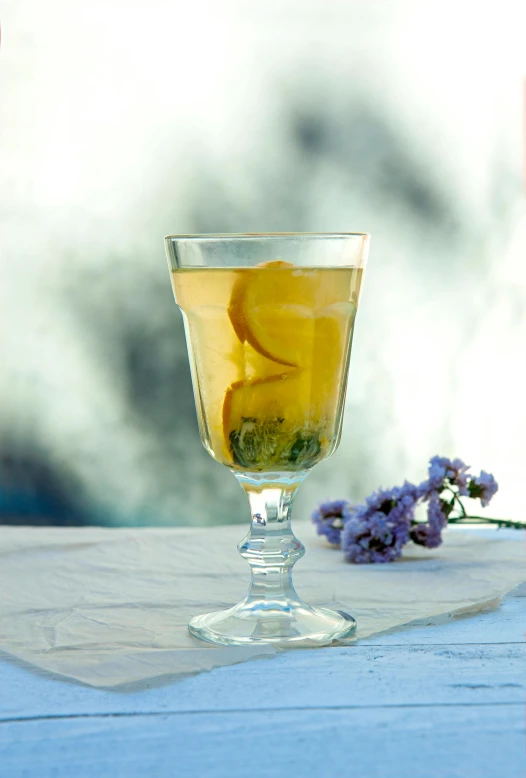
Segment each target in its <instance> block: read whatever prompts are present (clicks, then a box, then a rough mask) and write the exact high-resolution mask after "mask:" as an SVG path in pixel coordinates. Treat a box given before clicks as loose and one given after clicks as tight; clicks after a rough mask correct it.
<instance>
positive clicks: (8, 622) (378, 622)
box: [0, 522, 526, 686]
mask: <svg viewBox="0 0 526 778" xmlns="http://www.w3.org/2000/svg"><path fill="white" fill-rule="evenodd" d="M295 531H296V534H297V535H298V536H299V537H300V539H301V540H302V541H303V542H304V543H305V545H306V548H307V555H306V556H305V558H304V559H303V560H301V561H300V562H299V563H298V564H297V565H296V567H295V569H294V579H295V583H296V588H297V590H298V593H299V594H300V596H302V597H303V598H304V599H305V600H307V601H308V602H310V603H312V604H330V605H332V606H333V607H337V608H338V609H340V610H344V611H346V612H348V613H351V614H352V615H353V616H354V617H355V618H356V620H357V622H358V629H357V633H356V638H355V639H358V640H359V639H360V638H365V637H370V636H371V635H375V634H378V633H380V632H385V631H387V630H392V629H396V628H400V627H402V626H403V625H407V624H410V623H414V622H415V621H420V620H422V619H426V623H434V622H436V621H438V620H440V619H441V618H443V617H444V616H446V615H448V614H455V613H459V612H468V613H469V612H475V611H478V610H482V609H484V608H488V607H495V606H496V605H498V602H499V598H500V597H502V596H503V595H504V594H505V593H506V592H508V591H510V590H511V589H513V588H514V587H515V586H517V585H518V584H520V583H521V582H523V581H526V547H525V545H524V543H523V542H521V540H520V539H519V538H521V539H523V533H519V532H518V533H517V540H508V539H502V538H500V537H499V533H497V532H496V533H494V534H492V535H491V537H478V536H476V535H474V534H473V533H472V532H469V531H468V532H461V531H458V530H457V531H451V530H450V531H448V532H446V539H445V542H444V544H443V545H442V546H440V547H439V548H438V549H434V550H433V551H428V550H426V549H423V548H421V547H418V546H414V545H413V544H408V546H406V548H405V549H404V556H403V557H402V559H400V560H398V561H397V562H395V563H392V564H386V565H349V564H346V563H345V562H344V561H343V556H342V553H341V552H340V551H339V550H337V549H333V548H331V547H329V546H327V545H326V544H325V542H324V540H323V539H322V538H318V537H317V536H316V535H315V534H314V529H313V527H312V525H310V524H309V523H307V522H297V523H296V524H295ZM245 533H246V530H245V528H243V527H240V526H239V525H231V526H227V527H215V528H206V529H196V528H177V529H102V528H75V529H69V528H68V529H64V528H32V527H1V528H0V587H1V589H0V591H1V593H2V595H1V599H0V647H1V649H2V650H3V651H5V652H7V653H8V654H11V655H12V656H15V657H18V658H20V659H23V660H25V661H26V662H29V663H31V664H33V665H35V666H36V667H38V668H41V669H44V670H48V671H50V672H52V673H56V674H59V675H63V676H67V677H69V678H73V679H76V680H78V681H81V682H83V683H86V684H90V685H92V686H116V685H120V684H131V683H137V682H140V681H145V680H147V679H152V678H156V677H160V676H170V677H172V678H177V677H183V676H185V675H188V674H191V673H198V672H201V671H203V670H210V669H211V668H213V667H217V666H221V665H227V664H235V663H237V662H243V661H245V660H247V659H251V658H253V657H255V656H263V655H272V654H274V653H276V649H275V648H273V647H272V646H269V645H266V646H265V645H260V646H254V647H238V646H232V647H228V646H227V647H216V646H212V645H207V644H206V643H201V642H200V641H198V640H196V639H194V638H192V637H191V636H190V635H189V633H188V631H187V626H186V625H187V623H188V620H189V618H190V617H191V616H193V615H196V614H198V613H206V612H208V611H212V610H218V609H221V608H226V607H229V606H230V605H232V604H233V603H234V602H237V600H239V599H240V598H241V597H242V596H243V594H244V593H245V591H246V588H247V585H248V576H249V574H248V566H247V565H246V563H245V562H244V561H243V560H242V559H241V558H240V557H239V556H238V553H237V550H236V544H237V542H238V541H239V540H240V539H241V538H242V537H243V535H244V534H245ZM322 650H325V649H322ZM328 650H330V649H328Z"/></svg>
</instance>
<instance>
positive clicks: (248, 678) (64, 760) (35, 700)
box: [0, 532, 526, 778]
mask: <svg viewBox="0 0 526 778" xmlns="http://www.w3.org/2000/svg"><path fill="white" fill-rule="evenodd" d="M510 537H515V538H516V539H517V542H524V533H523V532H520V533H519V532H516V533H515V534H512V533H510ZM525 597H526V586H524V585H523V586H522V587H519V589H517V590H515V591H514V592H513V593H511V594H510V595H508V596H507V597H506V598H505V599H504V601H503V602H502V604H501V606H500V607H499V608H498V609H497V610H495V611H491V612H488V613H480V614H477V615H474V616H466V617H463V618H455V619H450V620H448V621H445V622H444V623H442V624H440V625H435V626H418V627H412V628H407V629H404V630H400V631H397V632H394V633H392V634H389V635H383V636H380V637H376V638H373V639H368V640H363V641H361V642H360V643H359V644H358V645H351V646H345V647H343V646H342V647H332V648H326V649H303V650H295V651H285V652H283V653H281V654H279V655H278V656H276V657H274V658H272V659H259V660H253V661H250V662H246V663H243V664H239V665H233V666H229V667H222V668H218V669H215V670H213V671H212V672H210V673H203V674H201V675H198V676H193V677H189V678H186V679H184V680H182V681H178V682H176V683H164V684H163V685H156V684H155V683H153V684H152V683H150V684H148V685H147V686H146V685H144V686H143V687H142V688H141V689H140V690H134V691H115V690H108V691H106V690H100V689H94V688H89V687H85V686H81V685H79V684H76V683H70V682H67V681H64V680H63V679H57V678H54V677H50V676H47V675H45V674H44V673H41V672H39V671H35V670H33V669H31V668H29V667H24V666H22V665H21V664H20V663H17V662H14V661H11V660H10V659H9V657H7V656H5V655H4V656H3V657H2V661H0V778H22V777H23V778H33V776H34V777H35V778H48V777H49V778H51V777H52V778H88V777H89V778H92V777H95V776H96V778H106V777H107V776H111V778H121V776H122V778H136V777H137V778H139V776H140V777H141V778H142V777H143V776H148V777H149V776H155V777H156V778H165V776H166V777H167V778H168V776H169V777H170V778H174V777H177V776H193V777H194V776H197V778H199V777H200V776H207V778H246V776H250V778H273V777H274V776H277V777H279V778H281V776H288V775H298V776H302V778H311V776H312V777H313V778H314V777H316V778H318V776H319V777H320V778H324V776H326V775H330V774H331V773H336V772H338V773H341V774H345V775H349V774H351V775H353V776H356V778H361V776H364V777H366V778H384V777H385V778H398V776H400V778H402V777H403V778H420V777H422V778H431V777H434V776H436V778H453V777H454V778H457V777H458V778H475V777H476V778H478V777H479V776H481V777H482V776H484V778H493V776H495V778H525V776H526V737H525V711H526V707H525V701H526V694H525V692H526V640H525V633H526V607H525V605H526V599H525Z"/></svg>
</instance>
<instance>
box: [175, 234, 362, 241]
mask: <svg viewBox="0 0 526 778" xmlns="http://www.w3.org/2000/svg"><path fill="white" fill-rule="evenodd" d="M370 237H371V234H370V233H369V232H231V233H229V232H217V233H214V232H210V233H206V232H205V233H188V234H185V233H181V234H174V235H166V236H165V238H164V239H165V240H166V241H189V242H194V241H195V242H198V241H203V242H204V241H213V240H225V241H226V240H235V241H243V240H258V239H262V238H265V239H267V238H275V239H276V240H283V239H286V238H294V239H298V238H300V239H301V238H306V239H309V238H311V239H312V238H316V239H319V238H333V239H338V238H370Z"/></svg>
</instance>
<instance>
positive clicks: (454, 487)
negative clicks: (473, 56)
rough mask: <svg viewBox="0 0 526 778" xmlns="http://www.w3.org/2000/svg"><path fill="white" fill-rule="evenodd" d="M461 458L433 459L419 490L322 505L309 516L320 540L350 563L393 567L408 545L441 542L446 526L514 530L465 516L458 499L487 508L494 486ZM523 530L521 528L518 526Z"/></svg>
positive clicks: (380, 492) (380, 493)
mask: <svg viewBox="0 0 526 778" xmlns="http://www.w3.org/2000/svg"><path fill="white" fill-rule="evenodd" d="M468 471H469V466H468V465H466V464H465V463H464V462H462V460H461V459H448V458H447V457H438V456H436V457H433V458H432V459H431V460H430V462H429V467H428V473H427V479H426V480H425V481H423V482H422V483H421V484H420V485H418V486H415V485H414V484H411V483H409V482H408V481H405V483H404V484H403V485H402V486H400V487H398V486H395V487H394V488H393V489H379V490H378V491H377V492H374V493H373V494H371V495H370V496H369V497H367V499H366V500H365V502H364V503H362V504H360V505H352V504H351V503H350V502H348V501H347V500H334V501H332V502H326V503H322V504H321V505H320V506H318V508H317V509H316V510H315V511H314V513H313V514H312V520H313V522H314V524H315V525H316V530H317V532H318V534H319V535H324V536H325V537H326V538H327V540H328V541H329V543H331V544H333V545H335V546H338V545H341V547H342V549H343V552H344V555H345V559H346V560H347V561H348V562H355V563H358V564H363V563H367V562H392V561H393V560H395V559H397V558H398V557H399V556H400V555H401V553H402V548H403V546H404V545H405V544H406V543H407V542H408V541H409V540H412V541H413V542H414V543H417V544H418V545H420V546H425V547H426V548H436V547H437V546H439V545H440V544H441V542H442V530H443V529H444V528H445V527H446V526H447V524H448V523H462V522H463V521H468V520H473V519H476V520H479V521H482V522H492V523H497V524H499V525H502V526H517V525H518V524H517V523H516V522H509V521H505V520H502V521H501V520H498V519H488V518H485V517H479V516H468V515H467V513H466V511H465V508H464V505H463V504H462V501H461V500H460V497H472V498H475V499H479V500H480V502H481V505H482V507H486V506H487V505H488V504H489V502H490V500H491V499H492V497H493V496H494V495H495V493H496V491H497V489H498V484H497V482H496V480H495V478H494V477H493V476H492V475H491V474H490V473H486V472H485V471H484V470H482V471H481V473H480V475H478V476H474V475H472V474H470V473H469V472H468ZM422 503H427V519H426V521H417V520H416V519H415V508H416V507H417V505H419V504H422ZM518 526H524V525H518Z"/></svg>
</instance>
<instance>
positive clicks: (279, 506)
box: [235, 471, 307, 609]
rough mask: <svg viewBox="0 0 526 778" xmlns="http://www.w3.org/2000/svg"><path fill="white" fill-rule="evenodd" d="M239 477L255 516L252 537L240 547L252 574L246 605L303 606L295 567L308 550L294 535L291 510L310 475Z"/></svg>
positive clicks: (255, 475) (252, 513)
mask: <svg viewBox="0 0 526 778" xmlns="http://www.w3.org/2000/svg"><path fill="white" fill-rule="evenodd" d="M235 475H236V477H237V479H238V481H239V483H240V484H241V486H242V488H243V489H244V491H245V492H246V494H247V497H248V501H249V503H250V512H251V524H250V529H249V532H248V535H247V536H246V538H245V539H244V540H243V541H241V543H240V544H239V546H238V550H239V553H240V554H241V556H242V557H243V558H244V559H246V560H247V562H248V564H249V565H250V570H251V581H250V587H249V590H248V593H247V595H246V598H245V600H244V602H245V604H246V605H250V606H252V607H253V606H255V605H256V604H259V607H261V608H265V606H266V607H268V608H271V607H272V608H275V607H276V606H278V607H279V608H284V609H287V602H293V603H297V602H299V598H298V595H297V594H296V592H295V590H294V586H293V583H292V567H293V565H294V563H295V562H297V560H298V559H301V557H302V556H303V555H304V553H305V549H304V546H303V544H302V543H301V542H300V541H299V540H298V539H297V538H296V537H295V535H294V533H293V532H292V527H291V509H292V502H293V500H294V497H295V495H296V492H297V490H298V488H299V486H300V484H301V483H302V481H304V479H305V478H306V476H307V472H306V471H305V472H302V473H294V474H293V475H292V474H288V473H287V474H279V473H276V474H265V475H258V474H253V473H251V474H246V473H242V474H241V473H235Z"/></svg>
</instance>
